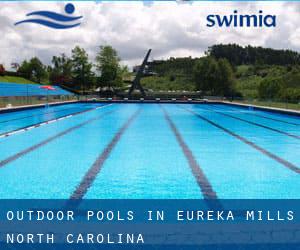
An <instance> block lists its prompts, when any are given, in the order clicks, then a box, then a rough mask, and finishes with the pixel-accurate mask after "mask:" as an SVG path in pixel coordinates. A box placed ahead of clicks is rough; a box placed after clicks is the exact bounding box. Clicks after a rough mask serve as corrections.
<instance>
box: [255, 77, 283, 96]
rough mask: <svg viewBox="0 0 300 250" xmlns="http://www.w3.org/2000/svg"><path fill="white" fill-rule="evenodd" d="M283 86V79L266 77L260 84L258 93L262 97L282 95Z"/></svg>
mask: <svg viewBox="0 0 300 250" xmlns="http://www.w3.org/2000/svg"><path fill="white" fill-rule="evenodd" d="M282 86H283V83H282V80H281V79H279V78H275V79H265V80H263V81H261V83H260V84H259V86H258V95H259V97H260V98H262V99H271V98H275V97H278V96H279V95H280V90H281V88H282Z"/></svg>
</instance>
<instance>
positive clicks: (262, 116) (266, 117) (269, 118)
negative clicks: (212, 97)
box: [211, 105, 300, 126]
mask: <svg viewBox="0 0 300 250" xmlns="http://www.w3.org/2000/svg"><path fill="white" fill-rule="evenodd" d="M211 106H213V107H218V106H217V105H211ZM226 108H228V107H226ZM228 109H229V110H231V111H238V110H236V109H231V108H228ZM243 114H245V115H252V116H257V117H261V118H265V119H268V120H271V121H276V122H282V123H285V124H290V125H295V126H300V124H299V123H293V122H287V121H283V120H279V119H276V118H271V117H268V116H264V115H259V114H252V113H249V112H247V113H245V112H243Z"/></svg>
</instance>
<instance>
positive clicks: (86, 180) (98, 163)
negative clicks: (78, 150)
mask: <svg viewBox="0 0 300 250" xmlns="http://www.w3.org/2000/svg"><path fill="white" fill-rule="evenodd" d="M140 112H141V109H140V108H139V109H138V110H137V111H136V112H135V113H134V114H133V115H131V116H130V117H129V119H128V120H127V121H126V123H125V124H124V125H123V126H122V127H121V128H120V129H119V131H118V132H117V133H116V134H115V135H114V137H113V139H112V140H111V141H110V143H109V144H108V145H107V146H106V147H105V149H104V150H103V151H102V153H101V154H100V155H99V156H98V158H97V159H96V160H95V162H94V163H93V165H92V166H91V167H90V168H89V170H88V171H87V173H86V174H85V175H84V177H83V178H82V180H81V182H80V184H79V185H78V187H77V188H76V190H75V191H74V192H73V194H72V195H71V196H70V199H71V200H81V199H82V198H83V197H84V195H85V194H86V193H87V191H88V189H89V188H90V187H91V186H92V184H93V182H94V181H95V179H96V177H97V175H98V174H99V172H100V171H101V169H102V167H103V165H104V163H105V161H106V160H107V158H108V157H109V155H110V153H111V151H112V150H113V148H114V147H115V146H116V145H117V143H118V142H119V141H120V139H121V138H122V136H123V134H124V132H125V131H126V130H127V129H128V127H129V126H130V125H131V124H132V122H133V121H134V120H135V118H136V117H137V116H138V115H139V114H140Z"/></svg>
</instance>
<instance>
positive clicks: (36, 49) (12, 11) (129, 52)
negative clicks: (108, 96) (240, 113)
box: [0, 2, 300, 68]
mask: <svg viewBox="0 0 300 250" xmlns="http://www.w3.org/2000/svg"><path fill="white" fill-rule="evenodd" d="M66 3H67V2H24V3H22V2H0V33H1V34H2V35H1V39H0V64H1V63H3V64H4V65H5V67H6V68H10V64H11V63H12V62H18V63H20V62H22V61H23V60H24V59H30V58H32V57H34V56H37V57H39V58H40V59H41V61H42V62H43V63H44V64H50V63H51V58H52V56H53V55H59V54H60V53H65V54H67V55H70V54H71V49H72V48H74V47H75V46H76V45H79V46H81V47H83V48H84V49H86V51H87V52H88V54H89V57H90V59H91V60H92V61H93V60H94V58H95V56H96V53H97V51H98V50H99V46H100V45H112V46H113V47H114V48H115V49H116V50H117V51H118V53H119V55H120V57H121V59H122V63H123V64H126V65H129V66H133V65H136V64H139V63H140V62H141V60H142V59H143V57H144V55H145V53H146V51H147V49H149V48H152V50H153V52H152V55H151V59H157V60H158V59H166V58H169V57H184V56H191V57H200V56H203V55H204V53H205V51H206V50H207V48H208V47H209V46H211V45H213V44H218V43H223V44H226V43H238V44H240V45H248V44H250V45H253V46H263V47H271V48H276V49H292V50H296V51H300V26H299V23H300V2H299V3H297V2H289V3H284V2H273V3H272V2H259V3H255V2H240V3H236V2H192V3H191V2H189V3H178V2H147V3H142V2H73V3H74V5H75V8H76V9H75V12H74V13H73V15H75V16H79V15H82V16H83V18H82V22H81V25H80V26H79V27H76V28H72V29H67V30H55V29H50V28H46V27H43V26H40V25H37V24H22V25H18V26H14V23H15V22H17V21H21V20H24V19H26V14H27V13H29V12H32V11H38V10H51V11H54V12H58V13H62V14H65V12H64V7H65V5H66ZM234 10H238V12H239V13H241V14H258V11H259V10H262V11H263V13H264V14H271V15H276V18H277V27H275V28H266V27H264V28H249V27H246V28H235V27H231V28H224V27H223V28H219V27H213V28H209V27H207V26H206V23H207V22H206V16H207V15H209V14H218V15H230V14H232V13H233V11H234Z"/></svg>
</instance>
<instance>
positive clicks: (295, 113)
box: [0, 99, 300, 116]
mask: <svg viewBox="0 0 300 250" xmlns="http://www.w3.org/2000/svg"><path fill="white" fill-rule="evenodd" d="M72 103H139V104H142V103H145V104H147V103H165V104H205V103H207V104H226V105H231V106H237V107H242V108H252V109H256V110H262V111H269V112H274V113H281V114H288V115H293V116H300V111H297V110H292V109H283V108H274V107H268V106H258V105H252V104H244V103H238V102H229V101H223V100H110V99H107V100H105V99H103V100H86V101H64V102H53V103H49V106H58V105H64V104H72ZM44 106H45V103H44V104H36V105H26V106H18V107H12V108H0V114H1V113H9V112H15V111H21V110H27V109H34V108H41V107H44Z"/></svg>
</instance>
